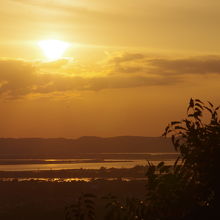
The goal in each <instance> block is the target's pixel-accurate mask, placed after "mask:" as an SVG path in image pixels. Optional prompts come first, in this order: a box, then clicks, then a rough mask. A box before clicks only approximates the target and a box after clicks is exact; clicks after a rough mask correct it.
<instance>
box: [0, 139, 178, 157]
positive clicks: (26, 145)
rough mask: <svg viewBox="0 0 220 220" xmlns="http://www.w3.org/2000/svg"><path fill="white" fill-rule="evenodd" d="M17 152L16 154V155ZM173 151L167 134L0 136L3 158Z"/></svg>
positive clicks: (0, 154)
mask: <svg viewBox="0 0 220 220" xmlns="http://www.w3.org/2000/svg"><path fill="white" fill-rule="evenodd" d="M12 152H13V154H12ZM146 152H147V153H161V152H163V153H173V152H175V151H174V149H173V146H172V144H171V140H170V139H168V138H163V137H140V136H119V137H108V138H101V137H93V136H91V137H90V136H88V137H87V136H85V137H81V138H78V139H65V138H48V139H43V138H22V139H20V138H19V139H16V138H0V158H1V159H9V158H11V159H16V158H24V159H28V158H31V159H33V158H82V154H87V158H89V157H88V154H100V153H105V154H107V153H146Z"/></svg>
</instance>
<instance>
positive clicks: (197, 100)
mask: <svg viewBox="0 0 220 220" xmlns="http://www.w3.org/2000/svg"><path fill="white" fill-rule="evenodd" d="M195 101H196V102H199V103H201V104H204V103H203V102H202V101H201V100H199V99H195Z"/></svg>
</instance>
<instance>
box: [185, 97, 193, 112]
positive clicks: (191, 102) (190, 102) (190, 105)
mask: <svg viewBox="0 0 220 220" xmlns="http://www.w3.org/2000/svg"><path fill="white" fill-rule="evenodd" d="M193 107H194V101H193V99H192V98H191V99H190V101H189V107H188V108H187V112H188V111H189V109H190V108H193Z"/></svg>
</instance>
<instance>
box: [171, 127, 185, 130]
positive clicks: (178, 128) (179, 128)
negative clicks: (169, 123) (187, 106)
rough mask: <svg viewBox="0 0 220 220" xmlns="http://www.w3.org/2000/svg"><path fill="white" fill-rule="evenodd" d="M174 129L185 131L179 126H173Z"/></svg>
mask: <svg viewBox="0 0 220 220" xmlns="http://www.w3.org/2000/svg"><path fill="white" fill-rule="evenodd" d="M174 128H175V129H177V130H186V129H185V128H183V127H181V126H175V127H174Z"/></svg>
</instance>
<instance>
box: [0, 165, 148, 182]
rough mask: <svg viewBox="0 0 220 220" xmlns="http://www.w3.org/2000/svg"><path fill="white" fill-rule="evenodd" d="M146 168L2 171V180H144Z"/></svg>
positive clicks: (0, 176) (0, 175) (0, 173)
mask: <svg viewBox="0 0 220 220" xmlns="http://www.w3.org/2000/svg"><path fill="white" fill-rule="evenodd" d="M146 170H147V167H146V166H135V167H133V168H120V169H119V168H108V169H107V168H104V167H102V168H100V169H72V170H39V171H0V178H14V180H16V178H94V179H95V178H103V179H105V178H118V179H120V178H121V177H123V178H126V177H130V178H143V177H144V176H145V173H146Z"/></svg>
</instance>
